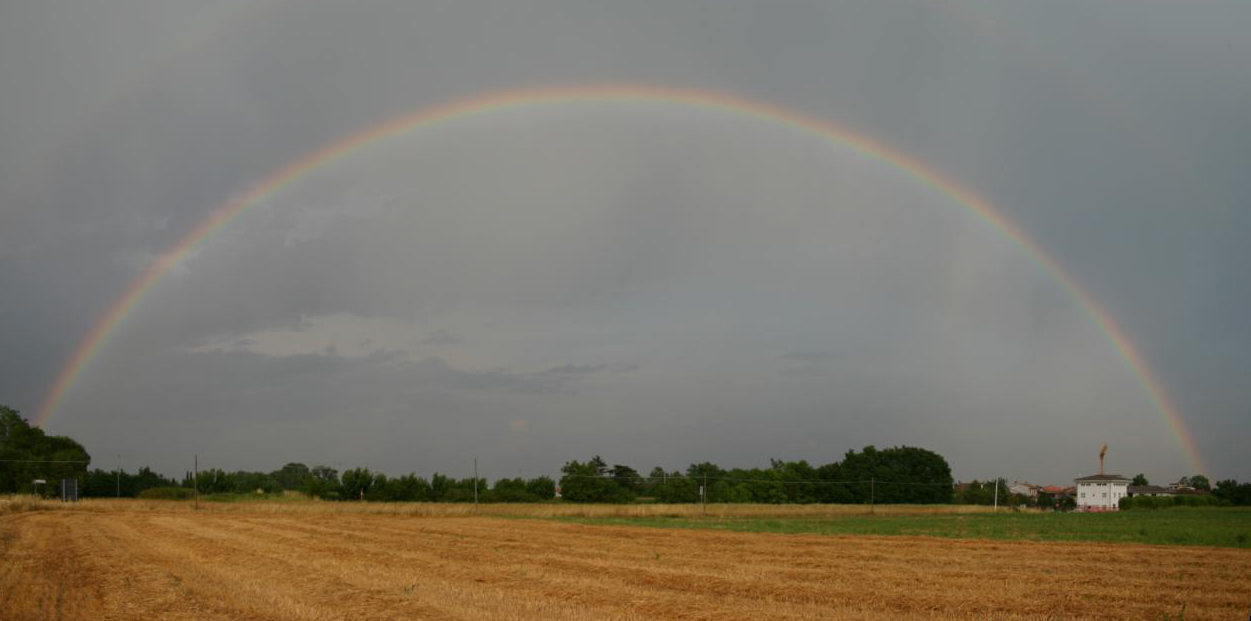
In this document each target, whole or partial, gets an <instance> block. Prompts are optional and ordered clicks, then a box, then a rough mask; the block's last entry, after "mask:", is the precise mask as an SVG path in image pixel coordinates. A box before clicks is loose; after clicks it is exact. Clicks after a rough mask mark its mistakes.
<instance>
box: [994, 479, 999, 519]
mask: <svg viewBox="0 0 1251 621" xmlns="http://www.w3.org/2000/svg"><path fill="white" fill-rule="evenodd" d="M995 513H999V477H995Z"/></svg>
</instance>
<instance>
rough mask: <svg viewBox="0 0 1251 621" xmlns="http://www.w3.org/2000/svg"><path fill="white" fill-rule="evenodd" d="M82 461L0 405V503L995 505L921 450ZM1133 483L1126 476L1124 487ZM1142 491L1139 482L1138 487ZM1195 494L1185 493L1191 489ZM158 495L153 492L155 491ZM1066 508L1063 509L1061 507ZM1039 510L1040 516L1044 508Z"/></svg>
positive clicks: (60, 440)
mask: <svg viewBox="0 0 1251 621" xmlns="http://www.w3.org/2000/svg"><path fill="white" fill-rule="evenodd" d="M90 461H91V456H90V455H89V454H88V453H87V451H86V450H85V449H84V448H83V447H82V445H80V444H79V443H78V442H76V441H74V440H73V439H71V438H68V437H65V436H49V435H47V434H45V433H44V432H43V430H41V429H39V428H38V427H33V426H31V425H30V424H29V423H28V422H27V421H26V420H25V419H23V418H22V417H21V416H20V415H19V412H18V411H16V410H14V409H12V408H9V407H6V406H3V405H0V493H9V494H12V493H30V492H32V491H33V490H32V481H34V480H35V479H43V480H45V481H47V482H48V485H47V486H45V487H44V488H43V489H42V490H40V491H42V492H44V493H46V494H52V495H55V494H56V489H57V484H58V482H59V480H60V479H77V480H78V481H80V494H81V495H82V496H85V497H113V496H121V497H124V498H134V497H143V496H148V497H166V498H180V497H184V496H185V495H189V494H191V493H194V490H195V488H197V487H198V490H199V492H200V493H201V494H206V495H212V494H255V493H257V492H259V493H262V494H276V493H283V492H294V493H300V494H307V495H309V496H314V497H317V498H321V499H324V500H344V501H347V500H366V501H381V502H388V501H393V502H470V501H473V500H474V493H475V485H476V491H477V497H478V499H479V501H481V502H538V501H546V500H552V499H554V498H556V497H557V492H558V491H559V493H560V494H559V497H561V498H563V499H564V500H567V501H571V502H608V503H625V502H635V501H654V502H664V503H695V502H701V501H706V502H711V503H731V502H734V503H770V504H777V503H840V504H865V503H869V502H874V503H881V504H912V503H919V504H947V503H952V502H955V503H961V504H985V505H989V504H992V503H993V502H994V501H995V494H996V492H995V487H996V485H995V484H996V480H995V479H989V480H987V481H981V482H979V481H973V482H972V483H970V484H967V485H961V486H960V488H959V489H958V490H957V489H955V487H954V485H953V480H952V476H951V468H950V466H949V465H948V463H947V460H946V459H944V458H943V457H942V456H941V455H939V454H937V453H935V452H933V451H929V450H926V449H922V448H917V447H908V446H900V447H893V448H888V449H880V450H879V449H877V448H875V447H873V446H866V447H864V449H863V450H861V451H860V452H856V451H854V450H851V451H848V452H847V453H846V454H845V455H844V457H843V459H842V460H841V461H836V462H833V463H829V464H825V465H821V466H813V465H811V464H809V463H808V462H807V461H805V460H799V461H783V460H777V459H775V460H771V461H770V463H769V466H768V467H763V468H723V467H721V466H718V465H717V464H714V463H711V462H707V461H705V462H701V463H693V464H690V465H689V466H688V467H687V468H686V469H685V470H666V469H664V468H662V467H659V466H657V467H655V468H652V469H651V470H650V471H649V472H648V474H647V475H643V474H641V473H640V472H639V471H638V470H635V469H634V468H633V467H631V466H628V465H624V464H613V465H611V466H610V465H609V464H608V463H607V462H606V461H604V459H603V458H601V457H600V456H598V455H596V456H594V457H592V458H590V459H588V460H586V461H578V460H576V459H575V460H571V461H568V462H566V463H565V465H564V466H563V467H562V468H561V477H560V480H559V482H557V481H555V480H553V479H552V478H551V477H548V476H539V477H534V478H530V479H523V478H521V477H516V478H503V479H498V480H496V481H495V483H494V485H490V484H488V481H487V479H485V478H478V479H474V478H472V477H470V478H459V479H458V478H454V477H451V476H448V475H444V474H440V473H437V472H436V473H434V474H433V475H432V476H431V477H430V478H429V479H427V478H425V477H422V476H418V475H416V474H413V473H409V474H406V475H402V476H396V477H391V476H388V475H386V474H385V473H382V472H374V471H371V470H370V469H368V468H351V469H348V470H344V471H343V472H342V473H340V472H339V471H338V470H336V469H334V468H331V467H329V466H324V465H318V466H313V467H309V466H306V465H305V464H302V463H295V462H293V463H288V464H286V465H284V466H283V467H282V468H279V469H278V470H274V471H272V472H254V471H245V470H236V471H233V472H227V471H225V470H222V469H219V468H208V469H205V470H202V471H200V473H199V476H198V477H197V476H195V475H194V474H193V473H191V472H187V473H185V474H184V476H183V477H182V479H181V480H178V479H174V478H170V477H166V476H163V475H161V474H159V473H157V472H154V471H153V470H152V469H151V468H148V467H143V468H140V469H139V470H138V471H137V472H134V473H131V472H127V471H125V470H120V469H118V470H103V469H99V468H96V469H88V465H89V464H90ZM1136 478H1137V477H1136ZM1142 478H1143V481H1144V482H1145V477H1142ZM997 482H998V494H999V496H998V499H999V503H1000V504H1005V505H1020V504H1026V502H1027V501H1026V500H1025V499H1024V497H1016V496H1013V495H1011V494H1009V493H1008V485H1007V481H1006V480H1004V479H1002V478H1000V479H998V481H997ZM1188 483H1190V484H1191V485H1194V486H1195V487H1196V488H1207V487H1209V485H1208V481H1207V479H1206V478H1205V477H1202V476H1201V475H1197V476H1195V477H1190V478H1189V479H1188ZM1196 484H1197V485H1196ZM162 490H163V491H162ZM1211 494H1212V496H1213V497H1214V498H1216V499H1217V500H1218V501H1219V502H1220V503H1221V504H1227V505H1235V506H1251V483H1238V482H1237V481H1235V480H1233V479H1227V480H1223V481H1219V482H1217V483H1216V485H1215V486H1213V487H1212V489H1211ZM1070 500H1071V499H1070ZM1037 502H1038V504H1039V506H1052V501H1051V499H1050V498H1043V497H1042V496H1041V495H1040V498H1039V499H1038V501H1037Z"/></svg>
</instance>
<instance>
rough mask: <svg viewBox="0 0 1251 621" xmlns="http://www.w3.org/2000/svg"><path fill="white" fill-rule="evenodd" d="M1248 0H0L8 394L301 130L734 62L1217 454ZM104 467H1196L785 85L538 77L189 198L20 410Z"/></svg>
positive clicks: (1093, 361)
mask: <svg viewBox="0 0 1251 621" xmlns="http://www.w3.org/2000/svg"><path fill="white" fill-rule="evenodd" d="M1248 23H1251V5H1248V4H1246V3H1242V2H1197V3H1174V2H1154V3H1153V2H1140V1H1137V0H1135V1H1133V2H1102V3H1090V2H1049V3H1023V2H1022V3H989V2H959V1H954V0H953V1H941V2H938V1H934V2H922V1H920V0H911V1H899V2H879V1H873V2H869V1H865V2H813V3H799V2H769V3H764V2H732V1H728V0H715V1H711V0H710V1H706V2H689V1H680V2H674V1H673V0H664V1H658V2H628V3H623V2H568V3H559V2H525V3H518V2H512V1H509V2H499V3H486V2H459V1H458V2H408V1H402V2H311V1H300V2H294V1H292V2H279V1H270V2H261V1H255V0H247V1H233V0H231V1H223V2H211V3H204V2H196V3H191V2H187V3H171V2H164V1H160V2H158V1H154V0H119V1H117V2H60V1H49V2H18V1H8V0H0V352H3V355H0V403H4V404H7V405H10V406H12V407H15V408H18V409H20V410H22V411H23V413H24V415H26V416H27V417H28V418H31V419H33V418H34V416H35V413H36V412H37V410H38V408H39V405H40V403H41V402H42V400H43V399H44V398H45V396H46V394H47V392H48V390H49V389H50V387H51V385H52V383H53V380H54V378H55V377H56V376H57V375H58V373H59V372H60V370H61V369H63V368H64V367H65V365H66V364H67V363H68V362H69V358H70V356H71V354H72V352H73V351H74V349H75V348H76V347H77V345H78V344H79V343H80V342H81V341H82V340H83V339H84V338H85V337H86V336H87V334H88V333H89V331H90V330H91V328H92V327H93V326H94V325H95V323H96V322H98V321H99V320H100V319H101V317H102V316H103V315H104V313H105V311H106V310H107V309H108V308H109V307H110V306H111V305H112V304H113V303H114V302H115V301H116V300H117V299H118V298H119V296H120V295H121V294H122V292H123V291H124V290H125V289H126V288H127V286H128V285H129V284H130V283H131V282H132V281H133V280H134V279H135V278H136V277H137V276H139V275H140V274H141V272H142V270H144V268H145V267H146V266H148V265H149V264H150V262H151V261H153V260H154V258H155V257H157V256H158V255H159V254H160V253H162V252H164V251H166V250H167V249H168V248H169V247H170V246H171V244H173V243H174V242H175V241H176V240H177V239H179V238H180V237H182V236H183V235H185V234H186V233H187V232H188V231H189V230H191V229H192V228H193V227H194V226H195V225H196V223H198V222H199V221H201V220H202V219H203V218H205V217H206V216H207V215H208V214H209V213H210V212H212V211H213V210H214V209H215V208H216V207H218V206H220V205H221V204H222V203H224V202H225V201H227V200H229V199H230V198H232V197H234V196H237V195H239V194H240V193H241V192H243V191H245V190H246V189H247V188H248V187H249V186H250V185H251V184H252V183H255V182H257V181H259V180H261V179H264V178H266V177H267V176H269V175H270V174H272V173H273V172H274V171H276V170H278V169H280V168H282V167H283V166H285V165H287V164H289V163H290V162H292V161H293V160H295V159H297V158H299V157H300V156H301V155H303V154H305V153H307V152H309V151H311V150H313V149H316V148H318V147H320V146H324V145H326V144H330V143H333V142H335V141H336V140H338V139H340V138H342V137H345V136H347V135H349V134H351V133H353V132H355V131H358V130H361V129H363V128H367V127H369V126H371V125H373V124H376V123H379V122H381V121H384V120H387V119H389V118H392V117H394V116H397V115H401V114H406V113H411V112H414V111H417V110H421V109H423V108H425V107H428V106H431V105H437V104H442V103H447V102H451V101H456V100H462V99H469V98H474V97H477V96H481V95H485V94H490V93H497V92H501V91H507V90H513V89H518V88H527V87H535V86H543V85H571V86H576V85H580V84H602V83H608V82H612V83H629V84H643V85H657V86H672V87H683V88H690V89H703V90H711V91H717V92H724V93H731V94H734V95H737V96H739V97H742V98H744V99H749V100H754V101H760V102H767V103H771V104H774V105H778V106H782V107H785V108H790V109H793V110H797V111H800V112H803V113H805V114H809V115H812V116H816V117H820V118H824V119H827V120H829V121H831V122H835V123H838V124H840V125H842V126H844V127H846V128H848V129H850V130H851V131H854V132H857V133H859V134H863V135H867V136H871V137H873V138H874V139H875V140H877V141H880V142H881V143H883V144H885V145H888V146H889V147H890V148H892V149H895V150H897V151H900V152H903V153H906V154H909V155H910V156H911V157H913V158H915V159H917V160H920V161H923V162H925V163H926V164H927V165H928V166H930V167H932V168H933V169H935V170H937V171H939V172H940V173H941V174H942V175H944V176H945V177H946V178H948V179H950V180H952V181H954V182H956V183H958V184H960V185H962V186H965V187H967V188H969V189H970V190H972V191H973V192H975V193H977V194H979V195H981V196H983V197H985V198H986V199H987V200H988V201H989V202H990V203H992V204H993V205H994V206H995V207H996V208H997V210H998V211H999V212H1000V213H1002V214H1003V216H1005V217H1006V218H1007V219H1009V220H1010V221H1012V222H1014V223H1015V224H1016V225H1017V226H1019V227H1020V228H1021V229H1022V230H1024V231H1025V232H1026V233H1027V234H1028V235H1029V236H1030V237H1031V238H1033V239H1034V240H1035V241H1036V242H1037V243H1038V244H1039V246H1041V247H1042V248H1043V249H1044V250H1045V251H1046V252H1047V253H1048V254H1049V255H1050V256H1052V257H1053V258H1054V259H1055V260H1056V261H1057V262H1058V263H1059V264H1060V265H1062V266H1063V268H1064V269H1065V270H1066V271H1068V272H1069V273H1070V274H1072V275H1073V277H1074V278H1075V279H1076V280H1077V281H1078V282H1079V283H1080V284H1081V286H1083V287H1084V288H1085V289H1086V290H1087V291H1089V292H1090V293H1091V294H1092V296H1093V297H1094V298H1095V299H1096V300H1097V301H1098V303H1100V304H1102V305H1104V306H1106V308H1107V309H1108V310H1109V312H1110V314H1111V315H1112V316H1113V317H1114V318H1115V320H1116V321H1117V322H1118V323H1119V324H1120V325H1121V326H1122V327H1123V328H1124V329H1125V331H1126V333H1127V334H1128V335H1129V336H1130V339H1131V340H1132V341H1133V343H1134V344H1135V345H1136V346H1137V347H1138V348H1139V350H1140V351H1141V353H1142V354H1143V355H1144V357H1145V359H1146V360H1147V364H1148V366H1149V368H1150V369H1151V370H1152V372H1154V373H1155V374H1156V375H1157V377H1158V378H1159V379H1160V380H1161V382H1162V385H1163V387H1164V389H1165V390H1166V391H1167V392H1168V394H1169V395H1170V396H1171V397H1172V398H1173V400H1174V401H1175V402H1176V405H1177V406H1178V409H1179V410H1180V411H1181V412H1182V415H1183V417H1184V419H1185V421H1186V424H1187V426H1188V428H1189V429H1190V432H1191V433H1192V434H1193V436H1194V438H1195V440H1196V443H1197V445H1198V447H1199V451H1200V453H1201V456H1202V459H1203V461H1204V462H1206V464H1207V465H1208V466H1209V470H1210V472H1208V473H1207V474H1209V475H1210V476H1212V477H1213V478H1214V479H1215V478H1229V477H1235V478H1239V479H1243V480H1245V479H1248V478H1251V460H1248V459H1247V458H1246V456H1245V455H1246V447H1247V445H1248V444H1249V443H1251V442H1249V441H1251V383H1249V382H1248V381H1247V378H1248V377H1251V330H1249V329H1248V326H1247V320H1248V318H1249V317H1251V304H1249V302H1251V286H1249V285H1248V283H1249V282H1251V281H1249V279H1248V276H1247V271H1248V266H1251V243H1248V242H1247V237H1248V234H1249V233H1251V174H1248V165H1249V163H1251V115H1249V114H1248V112H1247V111H1248V110H1251V63H1248V62H1247V59H1248V58H1251V38H1248V37H1246V36H1245V27H1246V25H1247V24H1248ZM47 430H48V431H49V432H51V433H57V434H67V435H70V436H72V437H74V438H75V439H78V440H79V441H81V442H83V444H84V445H85V446H86V448H87V450H88V451H89V452H90V453H91V454H92V455H93V457H94V460H95V461H94V465H96V466H99V467H104V468H112V467H113V464H114V463H115V461H116V459H117V458H116V457H115V456H116V455H117V454H121V461H122V464H123V466H124V467H126V468H127V469H134V468H137V467H139V466H141V465H151V466H153V467H155V468H156V469H157V470H159V471H163V472H166V473H169V474H181V473H182V472H183V471H184V470H186V469H187V468H188V467H189V466H190V464H191V455H192V454H193V453H199V455H200V456H201V458H200V459H201V465H202V466H203V465H208V466H217V467H223V468H227V469H263V470H271V469H276V468H278V467H279V466H281V465H282V464H283V463H285V462H288V461H301V462H305V463H307V464H309V465H313V464H327V465H330V466H332V467H338V468H344V467H353V466H357V465H362V466H367V467H370V468H374V469H380V470H383V471H385V472H388V473H391V474H400V473H406V472H409V471H415V472H417V473H419V474H423V475H427V476H428V475H429V474H430V473H431V472H433V471H436V470H437V471H440V472H446V473H451V474H453V475H456V476H466V475H468V474H469V473H470V471H471V470H470V469H471V460H472V458H473V457H474V456H477V457H478V459H479V463H480V467H481V468H482V471H483V473H484V474H485V475H486V476H488V477H490V478H492V479H494V478H498V477H502V476H517V475H524V476H534V475H538V474H556V473H557V472H558V470H559V467H560V466H561V465H562V464H563V463H564V462H565V461H567V460H569V459H574V458H577V459H585V458H587V457H590V456H592V455H595V454H601V455H603V457H604V458H605V459H606V460H607V461H609V462H610V463H626V464H630V465H632V466H634V467H635V468H637V469H640V470H644V471H646V470H650V469H651V467H652V466H656V465H660V466H664V467H665V468H667V469H684V468H685V467H686V465H687V464H689V463H691V462H694V461H702V460H711V461H714V462H717V463H719V464H722V465H725V466H745V467H748V466H762V465H767V464H768V460H769V459H770V458H781V459H807V460H809V461H810V462H813V463H816V464H822V463H828V462H830V461H834V460H837V459H839V458H841V456H842V455H843V453H844V452H846V451H847V450H848V449H857V450H858V449H860V448H861V447H863V446H865V445H867V444H873V445H877V446H879V447H883V446H894V445H900V444H907V445H913V446H922V447H926V448H930V449H932V450H935V451H938V452H939V453H941V454H943V455H944V456H945V457H946V458H947V459H948V461H949V462H950V463H951V465H952V468H953V471H954V473H955V475H956V477H957V478H960V479H971V478H985V477H989V476H1004V477H1008V478H1009V479H1020V480H1030V481H1034V482H1038V483H1063V482H1065V481H1067V480H1070V479H1071V478H1072V477H1074V476H1076V475H1080V474H1089V473H1091V472H1093V471H1095V470H1096V469H1097V467H1098V459H1097V453H1098V450H1099V446H1100V444H1101V443H1103V442H1105V441H1106V442H1108V443H1109V444H1110V446H1111V448H1110V452H1109V458H1108V464H1109V466H1108V467H1109V469H1110V470H1111V471H1112V472H1119V473H1123V474H1127V475H1132V474H1135V473H1138V472H1144V473H1146V474H1147V475H1148V477H1149V478H1151V479H1153V481H1154V482H1163V481H1164V480H1166V479H1176V478H1177V477H1180V476H1182V475H1188V474H1193V472H1192V470H1193V467H1192V466H1191V465H1190V463H1189V459H1188V457H1187V454H1186V452H1185V450H1184V449H1183V447H1182V446H1181V444H1180V442H1179V440H1178V438H1177V436H1176V435H1175V434H1174V433H1173V431H1172V430H1171V429H1170V428H1169V426H1168V424H1167V423H1166V422H1165V421H1164V419H1163V417H1162V415H1161V414H1160V412H1159V410H1158V409H1157V408H1156V406H1155V404H1154V403H1153V402H1152V401H1151V398H1150V395H1149V394H1148V393H1147V391H1146V390H1145V389H1144V387H1143V386H1142V384H1141V383H1140V381H1139V379H1138V378H1137V377H1136V376H1135V375H1134V373H1133V372H1132V370H1131V369H1130V367H1129V366H1128V365H1127V363H1126V362H1125V360H1124V359H1123V358H1122V357H1121V356H1120V354H1119V353H1118V352H1117V351H1116V350H1115V348H1114V347H1113V345H1112V344H1111V342H1110V341H1109V340H1108V338H1107V337H1106V335H1104V334H1103V333H1102V332H1101V331H1100V329H1099V327H1098V326H1097V325H1096V324H1095V323H1094V321H1093V320H1092V319H1091V317H1090V316H1089V315H1088V314H1087V313H1086V312H1085V311H1084V310H1083V308H1082V306H1081V305H1080V303H1079V301H1078V300H1077V299H1076V298H1075V297H1074V296H1073V294H1072V292H1071V291H1069V290H1067V289H1066V288H1065V287H1064V286H1062V285H1061V283H1060V282H1059V281H1058V280H1057V279H1056V278H1055V276H1054V275H1053V274H1049V273H1047V272H1046V271H1044V270H1043V269H1042V268H1040V267H1039V265H1038V264H1037V263H1035V262H1034V261H1032V260H1031V259H1030V257H1029V256H1027V255H1026V254H1025V253H1024V251H1023V250H1022V248H1021V247H1020V246H1019V245H1017V244H1016V243H1014V242H1013V241H1012V240H1010V239H1008V238H1006V237H1004V235H1003V234H1002V233H1001V232H999V231H997V230H996V229H995V228H993V227H992V226H990V225H989V224H987V223H986V222H985V221H984V220H982V219H979V218H978V217H976V216H975V215H973V214H972V213H970V212H969V211H968V210H967V209H964V208H962V207H961V206H960V205H959V204H957V203H956V202H955V201H953V200H952V199H951V198H950V197H948V196H945V195H943V194H942V193H940V192H939V191H937V190H935V189H934V188H932V187H928V186H926V185H923V184H921V183H919V182H918V181H917V180H916V179H915V178H913V177H910V176H909V175H907V174H905V173H904V172H902V171H900V170H898V169H895V168H892V167H891V166H890V165H888V164H886V163H883V162H881V161H878V160H874V159H871V158H868V157H866V156H865V155H864V154H862V153H859V152H857V151H856V150H854V149H852V148H850V147H848V146H847V145H841V144H838V143H835V142H832V141H830V140H828V139H826V138H823V137H821V136H819V135H816V134H813V133H811V132H804V131H800V130H797V129H796V128H794V127H791V126H788V125H786V124H783V123H780V122H774V121H770V120H767V119H760V118H747V117H744V116H741V115H734V114H730V113H727V112H726V111H724V110H717V109H713V108H698V107H690V106H680V105H674V104H666V103H663V102H635V103H621V102H617V103H608V102H592V101H583V102H548V103H546V104H542V105H533V106H526V107H521V108H515V109H508V110H500V111H496V112H493V113H489V114H483V115H477V116H473V117H469V118H464V119H459V120H455V121H451V122H446V123H442V124H439V125H437V126H434V127H430V128H427V129H426V130H423V131H420V132H414V133H410V134H405V135H402V136H397V137H393V138H391V139H389V140H384V141H380V142H377V143H375V144H372V145H370V146H369V147H367V148H365V149H362V150H359V151H357V152H355V153H353V154H351V155H350V156H349V157H346V158H341V159H338V160H336V161H334V162H333V163H331V164H329V165H327V166H324V167H321V168H319V169H317V170H315V171H313V172H312V173H310V174H308V175H306V176H305V177H304V178H302V179H301V180H300V181H299V182H297V183H295V184H292V185H290V186H289V187H286V188H284V189H283V190H282V191H280V192H278V193H276V194H274V195H273V196H271V197H269V198H267V199H266V200H265V201H263V202H262V203H260V204H258V205H256V206H255V207H253V208H252V209H250V210H249V211H248V212H247V213H245V214H244V215H242V216H241V217H239V218H238V219H236V220H235V221H233V222H232V223H230V224H229V225H228V226H227V227H225V228H224V229H222V230H221V231H220V232H219V233H217V234H215V235H214V236H212V237H211V238H209V239H208V240H207V241H206V242H205V243H203V244H201V245H200V246H198V247H197V248H196V250H195V251H194V252H193V253H192V254H191V255H190V256H189V257H188V258H187V259H186V260H184V261H183V262H182V263H180V264H179V265H178V266H177V267H176V268H175V269H174V270H173V271H172V272H171V273H170V275H169V276H167V277H166V278H164V279H163V280H162V281H161V282H160V283H159V284H158V285H157V286H156V287H155V288H154V289H153V291H152V292H151V293H150V294H149V295H148V296H147V297H145V298H144V299H143V301H142V302H141V303H140V304H139V305H138V306H137V307H136V308H135V310H134V311H133V312H132V313H131V314H130V315H129V316H128V317H127V318H126V320H125V322H124V323H123V324H122V325H121V327H120V329H119V330H118V332H117V333H116V335H115V337H114V338H113V339H112V340H111V341H110V342H109V343H108V345H107V346H106V347H105V348H104V349H102V350H101V352H100V353H99V355H98V357H96V358H95V360H94V361H93V362H92V363H91V364H90V365H89V366H88V367H87V368H86V369H85V371H84V372H83V374H82V376H81V378H80V380H79V381H78V382H77V383H76V384H75V385H74V386H73V388H72V389H71V391H70V392H69V394H68V396H67V398H66V400H65V401H64V403H63V405H62V407H61V408H60V409H59V410H58V411H57V412H55V413H54V415H53V416H52V418H51V420H50V421H49V422H48V424H47Z"/></svg>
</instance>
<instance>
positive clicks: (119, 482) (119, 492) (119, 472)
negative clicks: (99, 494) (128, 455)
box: [117, 453, 122, 498]
mask: <svg viewBox="0 0 1251 621" xmlns="http://www.w3.org/2000/svg"><path fill="white" fill-rule="evenodd" d="M117 497H118V498H121V497H122V454H121V453H118V454H117Z"/></svg>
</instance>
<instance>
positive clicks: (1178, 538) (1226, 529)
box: [562, 507, 1251, 548]
mask: <svg viewBox="0 0 1251 621" xmlns="http://www.w3.org/2000/svg"><path fill="white" fill-rule="evenodd" d="M562 519H572V520H579V521H583V522H589V523H603V524H621V525H631V526H652V527H662V528H705V529H715V530H729V531H737V532H768V533H813V534H824V535H914V536H915V535H921V536H928V537H950V538H964V539H968V538H971V539H1000V540H1023V541H1093V542H1105V543H1147V544H1160V545H1188V546H1196V545H1202V546H1222V547H1234V548H1251V509H1241V508H1238V509H1230V508H1223V509H1217V508H1185V507H1183V508H1176V509H1166V510H1159V511H1126V512H1119V513H999V514H987V513H977V514H940V513H930V514H924V513H917V514H877V515H873V516H867V515H837V514H830V515H824V516H750V515H724V516H713V517H706V518H705V517H696V516H680V517H675V516H644V517H628V516H600V517H570V518H562Z"/></svg>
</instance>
